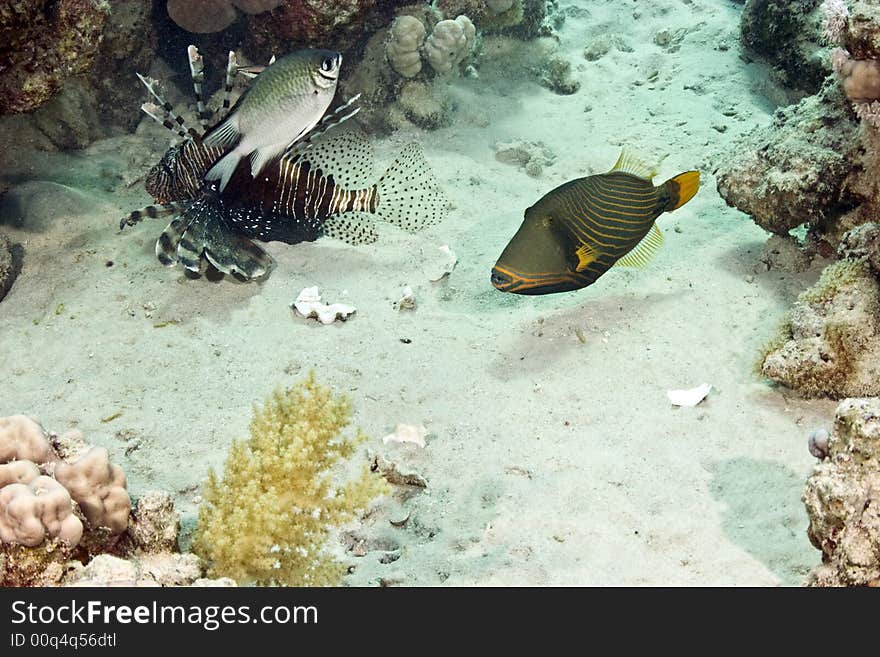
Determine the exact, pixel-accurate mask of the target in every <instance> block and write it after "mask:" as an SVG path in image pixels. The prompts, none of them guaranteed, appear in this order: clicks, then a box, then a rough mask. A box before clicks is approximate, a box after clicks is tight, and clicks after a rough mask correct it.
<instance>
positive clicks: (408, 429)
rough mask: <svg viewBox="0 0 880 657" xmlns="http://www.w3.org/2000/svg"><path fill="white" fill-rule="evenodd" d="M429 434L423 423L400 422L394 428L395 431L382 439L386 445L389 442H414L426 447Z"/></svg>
mask: <svg viewBox="0 0 880 657" xmlns="http://www.w3.org/2000/svg"><path fill="white" fill-rule="evenodd" d="M427 434H428V430H427V429H425V427H424V426H423V425H421V424H420V425H419V426H415V425H413V424H398V425H397V426H396V427H395V428H394V433H389V434H388V435H387V436H385V437H384V438H383V439H382V442H383V443H385V444H386V445H387V444H388V443H413V444H414V445H418V446H419V447H424V446H425V436H426V435H427Z"/></svg>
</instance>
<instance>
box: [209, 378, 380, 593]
mask: <svg viewBox="0 0 880 657" xmlns="http://www.w3.org/2000/svg"><path fill="white" fill-rule="evenodd" d="M350 417H351V402H349V400H348V399H346V398H345V397H337V396H334V395H333V393H332V392H331V390H330V389H328V388H324V387H322V386H320V385H318V384H317V383H316V382H315V379H314V375H310V376H309V377H308V378H307V379H306V380H305V381H304V382H302V383H300V384H298V385H296V386H294V387H293V388H290V389H288V390H286V391H280V390H278V391H276V392H275V393H273V394H272V396H271V397H270V398H269V399H268V400H267V402H266V404H265V405H264V406H263V407H262V408H261V409H255V411H254V417H253V420H252V421H251V426H250V438H249V439H248V440H246V441H235V442H233V444H232V447H231V448H230V452H229V456H228V458H227V461H226V465H225V468H224V471H223V474H222V476H219V477H218V476H217V475H216V474H215V473H214V472H213V471H211V473H210V476H209V478H208V482H207V484H206V486H205V490H204V502H203V503H202V506H201V508H200V509H199V524H198V528H197V531H196V536H195V540H194V543H193V550H194V551H195V552H196V553H197V554H199V555H200V556H202V557H203V558H204V559H205V561H206V562H207V563H208V565H209V572H210V573H211V575H212V576H227V577H232V578H233V579H235V580H237V581H238V582H239V583H248V584H263V585H270V584H279V585H310V586H319V585H327V584H334V583H337V582H338V581H339V580H340V578H341V576H342V573H343V567H342V565H341V564H340V563H338V562H336V561H335V560H334V559H333V558H332V556H331V555H330V554H328V553H327V552H326V550H325V547H326V546H325V544H326V542H327V539H328V536H329V531H330V529H331V528H333V527H336V526H339V525H340V524H341V523H342V522H345V521H347V520H349V519H351V518H353V517H354V516H355V514H356V512H357V510H359V509H363V508H364V507H365V506H366V505H367V504H369V502H370V501H371V500H373V499H374V498H375V497H376V496H377V495H379V494H380V493H382V492H384V490H385V486H384V484H383V482H382V481H381V480H380V479H378V478H377V477H375V476H374V475H371V474H370V473H369V471H368V470H367V469H366V468H364V469H363V471H362V472H361V474H360V476H358V477H357V478H354V479H351V480H349V481H348V482H347V483H344V484H343V483H339V482H337V481H335V480H334V477H333V475H332V473H331V471H332V469H333V468H335V467H336V466H337V465H338V464H340V463H341V462H343V461H344V460H346V459H348V458H349V457H351V456H352V455H353V454H354V452H355V450H356V449H357V447H358V446H359V445H360V444H361V443H362V442H363V441H364V440H365V436H364V435H363V434H361V433H360V432H357V433H356V434H355V435H354V436H353V437H349V436H343V435H340V432H341V431H342V430H343V429H344V428H345V427H346V426H348V424H349V421H350Z"/></svg>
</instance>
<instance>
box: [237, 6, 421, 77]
mask: <svg viewBox="0 0 880 657" xmlns="http://www.w3.org/2000/svg"><path fill="white" fill-rule="evenodd" d="M410 2H412V0H284V2H283V3H282V4H281V5H279V6H278V7H277V8H275V9H273V10H272V11H270V12H265V13H262V14H259V15H255V16H248V18H247V21H248V24H247V30H246V37H245V42H244V44H243V47H244V50H245V51H246V52H247V53H248V55H249V56H251V57H252V58H255V59H259V60H265V59H268V57H269V56H270V55H271V54H272V53H283V52H288V51H289V50H291V44H297V47H313V48H317V47H326V46H328V45H329V44H333V47H334V48H335V49H337V50H339V51H341V52H346V51H348V50H349V49H350V48H352V46H355V45H358V44H359V43H363V40H364V37H365V35H368V34H372V33H373V32H374V31H375V30H378V29H381V28H383V27H385V26H387V25H388V24H389V23H390V22H391V20H392V18H393V16H394V14H395V12H396V10H397V9H398V8H400V7H403V6H405V5H407V4H409V3H410ZM239 6H240V4H239ZM351 63H353V62H351Z"/></svg>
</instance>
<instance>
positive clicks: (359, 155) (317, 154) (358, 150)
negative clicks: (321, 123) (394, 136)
mask: <svg viewBox="0 0 880 657" xmlns="http://www.w3.org/2000/svg"><path fill="white" fill-rule="evenodd" d="M307 138H310V136H309V137H307ZM310 146H311V147H310V148H309V149H308V150H307V151H304V152H301V153H296V154H285V155H284V156H283V158H284V160H285V161H286V162H292V163H296V162H308V163H309V165H310V168H311V170H318V169H320V170H321V171H322V172H323V173H324V175H327V176H333V180H334V182H335V183H336V185H337V186H338V187H340V188H342V189H343V190H349V191H352V190H357V189H362V188H367V187H372V185H373V183H374V182H375V180H376V178H375V176H374V175H373V163H374V159H373V142H371V141H370V140H369V139H367V138H366V137H365V136H364V135H363V133H362V132H360V131H359V130H338V131H336V132H333V133H331V134H328V135H327V136H325V137H323V138H322V139H320V140H318V141H316V142H314V143H313V144H311V145H310Z"/></svg>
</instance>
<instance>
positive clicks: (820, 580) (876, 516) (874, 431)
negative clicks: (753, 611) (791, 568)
mask: <svg viewBox="0 0 880 657" xmlns="http://www.w3.org/2000/svg"><path fill="white" fill-rule="evenodd" d="M820 457H821V458H822V459H823V460H822V462H821V463H819V464H818V465H816V466H815V468H813V473H812V474H811V475H810V477H809V479H808V480H807V484H806V488H805V490H804V493H803V496H802V500H803V502H804V505H805V506H806V509H807V515H808V516H809V518H810V524H809V527H808V529H807V534H808V536H809V537H810V541H811V542H812V544H813V545H814V546H815V547H816V548H817V549H818V550H821V552H822V566H820V567H819V568H817V569H815V570H814V571H813V572H812V573H811V574H810V577H809V579H808V582H807V583H808V584H809V585H812V586H864V585H868V586H880V398H877V397H872V398H866V399H846V400H844V401H842V402H841V403H840V405H839V406H838V407H837V412H836V413H835V421H834V429H833V431H832V432H831V434H830V436H829V437H828V441H827V448H826V449H825V450H824V451H823V452H820Z"/></svg>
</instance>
